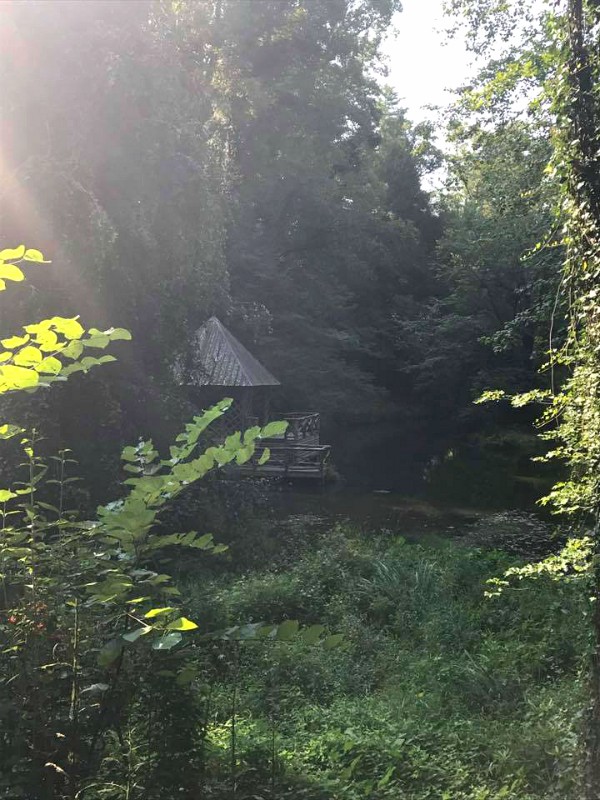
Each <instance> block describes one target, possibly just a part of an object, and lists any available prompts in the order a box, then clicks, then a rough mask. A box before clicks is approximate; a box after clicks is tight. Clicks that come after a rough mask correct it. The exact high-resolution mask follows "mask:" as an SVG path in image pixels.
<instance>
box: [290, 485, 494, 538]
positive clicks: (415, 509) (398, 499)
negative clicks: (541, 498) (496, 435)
mask: <svg viewBox="0 0 600 800" xmlns="http://www.w3.org/2000/svg"><path fill="white" fill-rule="evenodd" d="M274 505H275V509H276V512H275V513H276V514H277V516H278V517H280V518H289V517H292V516H306V517H309V518H312V524H314V525H315V526H318V527H321V526H322V527H330V526H331V525H332V524H335V523H336V522H342V521H344V522H350V523H352V524H355V525H357V526H358V527H360V528H361V529H362V530H363V531H369V530H373V531H380V530H390V531H393V532H394V533H398V535H402V536H404V537H406V538H407V539H409V540H422V539H424V538H432V537H436V536H437V537H439V536H452V535H453V534H454V533H455V532H456V533H459V532H460V530H461V529H463V528H464V527H465V526H466V525H468V524H470V523H472V522H475V521H476V520H478V519H480V518H481V517H483V516H485V515H486V513H487V512H484V511H481V510H474V509H469V508H464V509H463V508H451V507H447V506H442V505H436V504H433V503H429V502H427V501H426V500H422V499H419V498H414V497H407V496H406V495H402V494H398V493H394V492H378V491H371V492H369V491H364V490H362V491H361V490H352V489H349V488H344V489H336V490H329V491H327V490H325V491H322V492H319V491H310V490H307V489H283V490H281V491H280V492H279V493H278V494H277V496H276V499H275V503H274Z"/></svg>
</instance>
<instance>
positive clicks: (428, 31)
mask: <svg viewBox="0 0 600 800" xmlns="http://www.w3.org/2000/svg"><path fill="white" fill-rule="evenodd" d="M442 5H443V0H403V7H404V10H403V11H402V13H401V14H398V16H397V18H396V20H395V28H396V30H397V36H396V37H393V36H390V37H388V39H387V41H386V42H385V46H384V52H385V54H386V55H387V56H388V58H389V69H390V74H389V76H388V78H387V80H386V83H388V84H390V85H391V86H392V87H393V88H394V89H395V90H396V92H397V94H398V96H399V97H400V98H401V101H402V105H403V106H404V107H405V108H407V109H408V117H409V119H411V121H412V122H421V121H422V120H424V119H435V113H433V112H430V111H427V110H426V109H425V106H427V105H445V104H448V103H449V102H450V101H451V99H452V96H451V94H450V93H449V92H448V91H447V90H448V89H455V88H457V87H458V86H460V85H461V84H462V83H463V82H464V81H465V80H466V79H467V78H468V77H469V75H470V74H471V70H470V68H469V65H470V60H471V55H470V54H468V53H467V51H466V48H465V46H464V41H463V40H462V39H460V38H457V39H454V40H452V41H450V42H447V43H446V39H447V37H446V36H445V34H444V32H443V31H444V18H443V13H442Z"/></svg>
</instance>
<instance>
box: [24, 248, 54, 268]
mask: <svg viewBox="0 0 600 800" xmlns="http://www.w3.org/2000/svg"><path fill="white" fill-rule="evenodd" d="M23 258H24V259H25V261H38V262H41V263H43V264H49V263H50V262H49V261H46V260H45V259H44V256H43V255H42V253H41V252H40V251H39V250H34V249H33V248H30V249H29V250H25V253H24V255H23Z"/></svg>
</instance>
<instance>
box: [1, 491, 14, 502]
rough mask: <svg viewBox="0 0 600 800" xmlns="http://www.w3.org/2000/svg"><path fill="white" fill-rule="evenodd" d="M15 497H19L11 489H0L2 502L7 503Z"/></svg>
mask: <svg viewBox="0 0 600 800" xmlns="http://www.w3.org/2000/svg"><path fill="white" fill-rule="evenodd" d="M13 497H17V495H16V494H15V493H14V492H11V491H10V490H9V489H0V503H7V502H8V501H9V500H12V498H13Z"/></svg>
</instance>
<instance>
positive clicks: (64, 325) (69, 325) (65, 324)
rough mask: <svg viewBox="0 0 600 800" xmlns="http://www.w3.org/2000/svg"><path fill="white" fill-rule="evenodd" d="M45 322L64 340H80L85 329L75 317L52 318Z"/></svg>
mask: <svg viewBox="0 0 600 800" xmlns="http://www.w3.org/2000/svg"><path fill="white" fill-rule="evenodd" d="M47 322H48V323H49V324H50V326H51V327H52V328H54V330H56V331H58V332H59V333H62V334H63V336H64V337H65V338H66V339H81V337H82V336H83V334H84V333H85V329H84V328H83V326H82V325H81V323H80V322H78V321H77V318H76V317H52V319H50V320H47Z"/></svg>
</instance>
